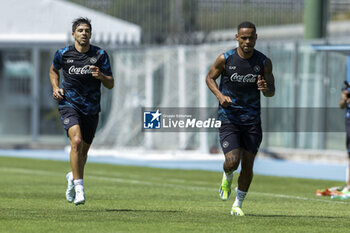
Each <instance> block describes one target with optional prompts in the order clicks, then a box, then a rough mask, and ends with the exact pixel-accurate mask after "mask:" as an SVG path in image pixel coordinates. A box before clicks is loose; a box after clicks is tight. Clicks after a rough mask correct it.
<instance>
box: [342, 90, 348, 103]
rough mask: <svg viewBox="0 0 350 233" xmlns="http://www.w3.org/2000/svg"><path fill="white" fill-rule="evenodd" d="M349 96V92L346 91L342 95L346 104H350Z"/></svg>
mask: <svg viewBox="0 0 350 233" xmlns="http://www.w3.org/2000/svg"><path fill="white" fill-rule="evenodd" d="M348 94H349V91H348V90H346V89H345V90H344V91H343V92H342V93H341V98H342V100H343V102H344V103H346V104H350V98H348Z"/></svg>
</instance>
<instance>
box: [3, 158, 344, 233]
mask: <svg viewBox="0 0 350 233" xmlns="http://www.w3.org/2000/svg"><path fill="white" fill-rule="evenodd" d="M68 171H69V164H68V163H67V162H56V161H46V160H34V159H19V158H8V157H0V177H1V179H0V232H1V233H4V232H16V233H18V232H50V233H51V232H98V233H100V232H259V233H260V232H269V233H271V232H349V231H350V201H333V200H330V199H329V198H327V197H316V196H315V190H316V189H317V188H325V187H330V186H336V185H342V184H343V183H340V182H335V181H321V180H308V179H294V178H280V177H269V176H258V175H256V176H255V177H254V180H253V183H252V185H251V188H250V192H249V193H248V195H247V198H246V200H245V202H244V205H243V210H244V211H245V213H246V216H245V217H233V216H231V215H230V214H229V212H230V209H231V205H232V203H233V200H234V199H233V197H230V200H229V201H227V202H223V201H221V200H220V198H219V195H218V186H219V183H220V181H221V173H218V172H207V171H196V170H166V169H153V168H144V167H127V166H115V165H105V164H92V163H88V164H87V166H86V170H85V174H86V176H85V179H84V183H85V191H86V204H85V205H83V206H74V204H71V203H68V202H66V200H65V195H64V194H65V188H66V180H65V173H66V172H68ZM236 178H237V175H235V180H236ZM235 183H236V181H235Z"/></svg>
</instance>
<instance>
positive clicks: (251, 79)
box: [230, 73, 258, 83]
mask: <svg viewBox="0 0 350 233" xmlns="http://www.w3.org/2000/svg"><path fill="white" fill-rule="evenodd" d="M257 77H258V75H256V74H245V75H239V74H237V73H234V74H232V75H231V77H230V80H231V82H240V83H256V78H257Z"/></svg>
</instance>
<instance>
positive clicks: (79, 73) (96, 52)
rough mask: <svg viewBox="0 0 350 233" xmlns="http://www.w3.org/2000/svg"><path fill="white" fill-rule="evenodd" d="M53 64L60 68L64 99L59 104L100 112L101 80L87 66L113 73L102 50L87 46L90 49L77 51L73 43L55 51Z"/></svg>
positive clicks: (104, 72)
mask: <svg viewBox="0 0 350 233" xmlns="http://www.w3.org/2000/svg"><path fill="white" fill-rule="evenodd" d="M52 65H53V67H54V68H55V69H57V70H60V69H61V68H62V71H63V78H62V89H63V91H64V98H63V100H60V101H59V104H58V107H59V108H65V107H73V108H74V109H76V110H78V111H79V112H81V113H83V114H85V115H95V114H97V113H99V112H100V110H101V107H100V99H101V81H100V80H98V79H96V78H94V77H92V75H91V70H90V65H94V66H97V67H99V68H100V71H101V72H102V73H103V74H104V75H108V76H110V75H112V70H111V65H110V62H109V57H108V54H107V53H106V51H104V50H103V49H101V48H99V47H97V46H94V45H90V49H89V51H87V52H86V53H80V52H78V51H77V50H76V49H75V46H74V45H70V46H67V47H65V48H62V49H59V50H57V51H56V53H55V56H54V59H53V63H52Z"/></svg>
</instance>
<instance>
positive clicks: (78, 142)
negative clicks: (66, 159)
mask: <svg viewBox="0 0 350 233" xmlns="http://www.w3.org/2000/svg"><path fill="white" fill-rule="evenodd" d="M82 142H83V140H82V138H81V136H79V135H75V136H73V137H72V138H71V147H72V149H73V150H80V148H81V146H82Z"/></svg>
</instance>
